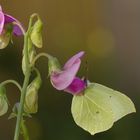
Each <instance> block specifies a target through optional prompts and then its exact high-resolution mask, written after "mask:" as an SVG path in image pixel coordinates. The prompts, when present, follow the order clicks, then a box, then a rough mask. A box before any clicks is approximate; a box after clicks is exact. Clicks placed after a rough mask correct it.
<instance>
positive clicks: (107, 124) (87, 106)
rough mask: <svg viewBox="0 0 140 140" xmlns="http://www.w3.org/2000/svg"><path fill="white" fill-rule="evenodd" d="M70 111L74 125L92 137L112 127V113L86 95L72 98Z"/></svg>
mask: <svg viewBox="0 0 140 140" xmlns="http://www.w3.org/2000/svg"><path fill="white" fill-rule="evenodd" d="M71 111H72V115H73V118H74V120H75V122H76V124H77V125H79V126H80V127H82V128H83V129H84V130H86V131H88V132H89V133H91V134H92V135H94V134H95V133H99V132H102V131H105V130H108V129H109V128H111V127H112V125H113V116H112V113H111V112H110V111H107V110H105V109H104V107H103V106H100V105H99V104H96V102H94V100H93V99H92V98H90V97H88V95H86V96H85V95H83V96H74V97H73V100H72V108H71Z"/></svg>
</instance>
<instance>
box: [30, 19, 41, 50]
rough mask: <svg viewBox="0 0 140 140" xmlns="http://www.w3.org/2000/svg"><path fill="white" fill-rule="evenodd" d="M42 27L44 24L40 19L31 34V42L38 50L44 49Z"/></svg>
mask: <svg viewBox="0 0 140 140" xmlns="http://www.w3.org/2000/svg"><path fill="white" fill-rule="evenodd" d="M42 27H43V23H42V21H41V20H40V19H38V20H37V21H36V22H35V24H34V26H33V29H32V32H31V40H32V42H33V44H34V45H35V46H36V47H37V48H42V34H41V32H42Z"/></svg>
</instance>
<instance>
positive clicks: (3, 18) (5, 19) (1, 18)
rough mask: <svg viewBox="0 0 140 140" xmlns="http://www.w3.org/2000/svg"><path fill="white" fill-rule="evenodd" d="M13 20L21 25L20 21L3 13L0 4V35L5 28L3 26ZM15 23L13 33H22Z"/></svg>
mask: <svg viewBox="0 0 140 140" xmlns="http://www.w3.org/2000/svg"><path fill="white" fill-rule="evenodd" d="M13 22H15V23H17V24H19V25H21V23H20V22H19V21H18V20H17V19H15V18H14V17H12V16H10V15H8V14H5V13H3V11H2V8H1V6H0V35H1V34H2V33H3V31H4V30H5V29H4V28H5V27H4V26H5V25H7V24H9V23H13ZM17 24H15V25H14V24H13V33H14V34H15V35H22V34H23V32H22V30H21V28H20V27H19V26H18V25H17Z"/></svg>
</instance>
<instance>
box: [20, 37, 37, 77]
mask: <svg viewBox="0 0 140 140" xmlns="http://www.w3.org/2000/svg"><path fill="white" fill-rule="evenodd" d="M35 55H36V51H35V48H34V46H32V42H31V40H30V39H28V57H29V63H30V64H31V63H32V62H33V60H34V58H35ZM32 67H33V66H32ZM26 70H27V68H26V63H25V54H23V58H22V71H23V73H24V74H25V72H26Z"/></svg>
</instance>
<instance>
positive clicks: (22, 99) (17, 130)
mask: <svg viewBox="0 0 140 140" xmlns="http://www.w3.org/2000/svg"><path fill="white" fill-rule="evenodd" d="M34 16H36V14H34V15H32V16H31V18H30V21H29V27H28V30H27V32H26V33H25V35H24V48H23V49H24V50H23V51H24V55H25V64H26V68H27V70H26V72H25V78H24V82H23V87H22V90H21V97H20V105H19V111H18V115H17V121H16V128H15V135H14V140H18V139H19V134H20V128H21V121H22V118H23V107H24V102H25V96H26V91H27V86H28V84H29V79H30V75H31V68H30V65H29V56H28V38H29V34H30V30H31V26H32V20H33V18H34Z"/></svg>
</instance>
